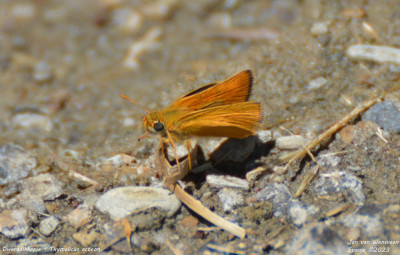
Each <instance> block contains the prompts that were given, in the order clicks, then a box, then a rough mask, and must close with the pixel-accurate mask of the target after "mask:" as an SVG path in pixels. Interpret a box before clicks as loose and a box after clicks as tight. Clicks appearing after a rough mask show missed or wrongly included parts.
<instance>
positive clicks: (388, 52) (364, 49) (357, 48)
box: [346, 44, 400, 64]
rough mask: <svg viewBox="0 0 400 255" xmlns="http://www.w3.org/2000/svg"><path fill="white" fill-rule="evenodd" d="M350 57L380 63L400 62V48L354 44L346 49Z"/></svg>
mask: <svg viewBox="0 0 400 255" xmlns="http://www.w3.org/2000/svg"><path fill="white" fill-rule="evenodd" d="M346 54H347V56H348V57H350V58H352V59H357V60H370V61H376V62H379V63H386V62H387V63H393V64H400V49H398V48H394V47H388V46H375V45H361V44H359V45H353V46H350V47H349V48H348V49H347V50H346Z"/></svg>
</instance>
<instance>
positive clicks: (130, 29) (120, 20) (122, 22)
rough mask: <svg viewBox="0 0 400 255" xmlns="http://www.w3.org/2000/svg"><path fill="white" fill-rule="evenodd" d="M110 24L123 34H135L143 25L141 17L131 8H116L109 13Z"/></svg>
mask: <svg viewBox="0 0 400 255" xmlns="http://www.w3.org/2000/svg"><path fill="white" fill-rule="evenodd" d="M111 23H112V24H113V25H114V26H116V27H117V28H119V29H120V30H121V31H122V32H125V33H129V34H132V33H135V32H137V31H138V30H139V29H140V28H141V27H142V24H143V15H141V14H140V13H139V12H137V11H135V10H133V9H131V8H116V9H115V10H113V11H112V13H111Z"/></svg>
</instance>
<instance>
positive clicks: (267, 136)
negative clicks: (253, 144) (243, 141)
mask: <svg viewBox="0 0 400 255" xmlns="http://www.w3.org/2000/svg"><path fill="white" fill-rule="evenodd" d="M257 136H258V139H259V140H260V141H261V142H262V143H267V142H269V141H272V131H271V130H260V131H258V132H257Z"/></svg>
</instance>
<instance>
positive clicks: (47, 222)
mask: <svg viewBox="0 0 400 255" xmlns="http://www.w3.org/2000/svg"><path fill="white" fill-rule="evenodd" d="M58 223H59V220H58V219H57V218H56V217H54V216H49V217H47V218H46V219H44V220H42V221H41V222H40V224H39V231H40V233H42V234H43V235H45V236H49V235H51V233H53V232H54V230H56V228H57V226H58Z"/></svg>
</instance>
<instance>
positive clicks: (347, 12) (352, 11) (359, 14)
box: [341, 8, 367, 18]
mask: <svg viewBox="0 0 400 255" xmlns="http://www.w3.org/2000/svg"><path fill="white" fill-rule="evenodd" d="M341 13H342V16H343V17H348V18H364V17H365V16H367V13H366V12H365V10H364V9H363V8H348V9H344V10H342V12H341Z"/></svg>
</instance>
